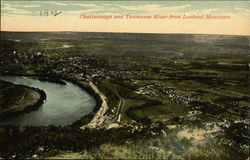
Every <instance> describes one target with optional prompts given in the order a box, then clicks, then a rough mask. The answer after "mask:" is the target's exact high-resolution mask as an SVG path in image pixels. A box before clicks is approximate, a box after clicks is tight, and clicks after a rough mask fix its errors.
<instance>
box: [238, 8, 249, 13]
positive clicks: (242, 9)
mask: <svg viewBox="0 0 250 160" xmlns="http://www.w3.org/2000/svg"><path fill="white" fill-rule="evenodd" d="M235 9H236V10H238V11H242V12H250V9H247V8H235Z"/></svg>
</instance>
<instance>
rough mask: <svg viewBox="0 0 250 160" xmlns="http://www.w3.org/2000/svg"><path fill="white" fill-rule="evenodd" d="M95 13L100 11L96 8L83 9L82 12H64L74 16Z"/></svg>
mask: <svg viewBox="0 0 250 160" xmlns="http://www.w3.org/2000/svg"><path fill="white" fill-rule="evenodd" d="M96 11H100V9H98V8H92V9H83V10H75V11H66V13H67V14H70V15H75V14H78V15H80V14H81V13H90V12H96Z"/></svg>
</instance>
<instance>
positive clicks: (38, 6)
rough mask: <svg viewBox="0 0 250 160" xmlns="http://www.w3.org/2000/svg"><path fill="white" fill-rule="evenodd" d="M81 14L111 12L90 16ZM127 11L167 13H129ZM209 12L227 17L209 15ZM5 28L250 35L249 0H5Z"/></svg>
mask: <svg viewBox="0 0 250 160" xmlns="http://www.w3.org/2000/svg"><path fill="white" fill-rule="evenodd" d="M47 11H48V12H47ZM47 13H49V14H48V15H47ZM55 15H56V16H55ZM80 15H85V16H90V15H93V16H102V17H103V16H112V18H111V19H103V18H92V19H87V18H81V16H80ZM126 15H130V16H137V17H138V16H152V17H154V16H155V15H160V16H165V17H166V18H164V19H154V18H151V19H138V18H130V19H129V18H126ZM207 15H211V16H217V17H227V18H224V19H222V18H217V19H214V18H213V19H207V18H206V16H207ZM115 16H123V17H122V19H121V17H120V18H118V19H115V18H114V17H115ZM171 16H172V18H170V17H171ZM184 16H185V17H192V16H196V17H202V16H204V17H203V19H197V18H196V19H192V18H186V19H184V18H183V17H184ZM173 17H175V18H173ZM1 30H2V31H79V32H132V33H193V34H226V35H250V1H187V0H186V1H178V0H176V1H149V0H148V1H42V0H40V1H6V0H2V1H1Z"/></svg>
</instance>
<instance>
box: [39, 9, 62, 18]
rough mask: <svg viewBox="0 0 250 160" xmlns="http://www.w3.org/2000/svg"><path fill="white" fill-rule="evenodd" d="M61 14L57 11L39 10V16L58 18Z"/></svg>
mask: <svg viewBox="0 0 250 160" xmlns="http://www.w3.org/2000/svg"><path fill="white" fill-rule="evenodd" d="M61 13H62V11H57V10H41V11H40V16H54V17H55V16H58V15H60V14H61Z"/></svg>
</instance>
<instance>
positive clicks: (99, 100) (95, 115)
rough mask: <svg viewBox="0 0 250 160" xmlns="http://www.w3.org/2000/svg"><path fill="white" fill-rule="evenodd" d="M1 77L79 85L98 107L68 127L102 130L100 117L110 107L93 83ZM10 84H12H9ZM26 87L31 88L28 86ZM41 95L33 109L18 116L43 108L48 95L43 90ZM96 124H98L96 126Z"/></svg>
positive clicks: (26, 110)
mask: <svg viewBox="0 0 250 160" xmlns="http://www.w3.org/2000/svg"><path fill="white" fill-rule="evenodd" d="M0 76H26V77H34V78H37V79H38V80H40V79H42V80H44V79H46V80H48V81H49V82H50V80H51V79H54V78H55V80H53V81H52V82H51V83H58V84H61V85H63V84H62V80H66V81H69V82H71V83H73V84H75V85H77V86H78V87H80V88H81V89H83V90H84V91H86V92H87V93H88V94H90V95H91V96H92V97H93V98H94V99H95V102H96V105H95V107H94V108H93V110H92V112H90V113H89V114H87V115H85V116H83V117H81V119H79V120H77V121H75V122H73V123H72V124H70V125H68V126H72V127H78V126H79V127H80V128H81V129H84V128H85V127H86V128H95V127H97V128H101V124H102V123H103V121H100V119H101V117H100V116H103V115H104V113H106V111H107V109H108V105H107V102H106V97H105V96H104V95H103V94H102V93H101V92H100V91H99V90H98V88H97V87H96V86H95V85H94V84H93V83H92V82H87V81H83V80H82V81H81V80H74V79H69V78H62V77H60V76H56V75H53V76H51V75H49V76H46V75H38V74H35V75H29V74H8V73H7V74H0ZM8 83H10V82H8ZM15 85H16V84H15ZM26 87H29V86H26ZM29 88H33V87H29ZM33 89H37V90H40V89H38V88H33ZM37 90H36V91H37ZM39 94H40V95H41V98H40V99H39V100H38V101H37V103H36V104H35V105H32V107H33V108H32V107H27V109H25V110H22V111H20V112H18V114H22V113H26V112H29V111H31V110H33V109H37V108H38V107H39V106H41V105H42V103H43V101H44V100H45V99H46V93H45V92H44V91H42V90H41V93H40V92H39ZM103 107H104V109H102V108H103ZM30 108H31V109H30ZM100 110H101V111H100ZM14 115H17V114H11V115H10V116H14ZM2 117H5V118H7V117H9V115H6V116H5V115H4V116H2V115H1V118H0V120H2ZM5 118H4V119H5ZM94 119H95V120H94ZM93 120H94V121H95V122H94V121H93ZM98 121H100V122H98ZM94 123H96V124H94ZM97 124H98V125H97Z"/></svg>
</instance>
